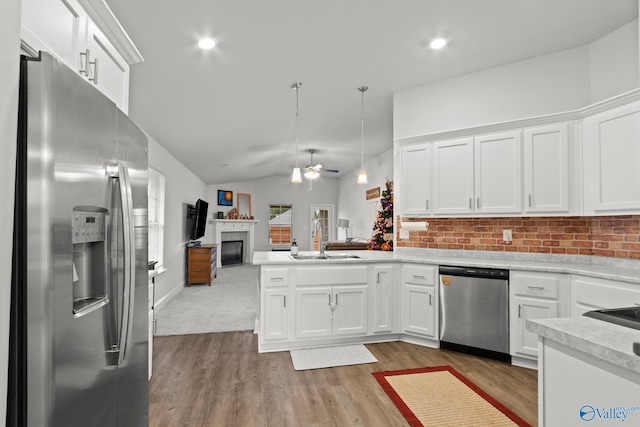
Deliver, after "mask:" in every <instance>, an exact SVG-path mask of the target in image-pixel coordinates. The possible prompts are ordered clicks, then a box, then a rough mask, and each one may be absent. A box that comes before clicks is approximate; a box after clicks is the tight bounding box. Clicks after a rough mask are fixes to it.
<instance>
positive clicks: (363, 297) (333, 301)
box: [296, 285, 367, 338]
mask: <svg viewBox="0 0 640 427" xmlns="http://www.w3.org/2000/svg"><path fill="white" fill-rule="evenodd" d="M366 333H367V285H355V286H336V287H322V288H315V287H310V288H298V289H296V338H304V337H323V336H329V335H363V334H366Z"/></svg>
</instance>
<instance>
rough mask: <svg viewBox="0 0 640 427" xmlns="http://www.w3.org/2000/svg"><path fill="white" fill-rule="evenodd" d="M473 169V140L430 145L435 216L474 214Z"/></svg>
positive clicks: (439, 142)
mask: <svg viewBox="0 0 640 427" xmlns="http://www.w3.org/2000/svg"><path fill="white" fill-rule="evenodd" d="M473 167H474V166H473V139H472V138H465V139H457V140H452V141H438V142H435V143H433V202H434V206H433V209H434V210H433V213H434V214H436V215H440V214H468V213H472V212H473V211H474V209H473V203H472V200H473V179H474V173H473ZM403 185H404V182H403Z"/></svg>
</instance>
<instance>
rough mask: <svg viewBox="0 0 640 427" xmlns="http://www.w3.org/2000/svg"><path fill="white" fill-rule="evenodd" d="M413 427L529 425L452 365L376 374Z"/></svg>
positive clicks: (379, 381)
mask: <svg viewBox="0 0 640 427" xmlns="http://www.w3.org/2000/svg"><path fill="white" fill-rule="evenodd" d="M373 375H374V377H375V378H376V380H378V383H380V385H381V386H382V388H383V389H384V391H385V392H386V393H387V394H388V395H389V398H391V400H392V401H393V403H394V404H395V405H396V407H397V408H398V409H399V410H400V412H401V413H402V415H403V416H404V417H405V418H406V419H407V421H408V422H409V424H410V425H412V426H474V427H480V426H486V427H500V426H528V425H529V424H527V423H526V422H525V421H524V420H522V419H521V418H520V417H518V416H517V415H516V414H514V413H513V412H511V411H510V410H509V409H508V408H507V407H505V406H504V405H502V404H501V403H500V402H498V401H497V400H495V399H494V398H492V397H491V396H489V395H488V394H487V393H485V392H484V391H483V390H482V389H480V388H479V387H478V386H476V385H475V384H473V383H472V382H471V381H469V380H468V379H466V378H465V377H464V376H463V375H462V374H460V373H459V372H457V371H456V370H455V369H453V368H452V367H450V366H438V367H431V368H418V369H409V370H402V371H386V372H373Z"/></svg>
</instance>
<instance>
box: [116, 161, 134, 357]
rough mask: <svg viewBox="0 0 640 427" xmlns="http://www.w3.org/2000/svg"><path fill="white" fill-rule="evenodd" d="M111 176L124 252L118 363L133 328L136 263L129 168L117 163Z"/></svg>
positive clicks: (125, 353)
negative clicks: (117, 199) (115, 183)
mask: <svg viewBox="0 0 640 427" xmlns="http://www.w3.org/2000/svg"><path fill="white" fill-rule="evenodd" d="M111 177H112V178H115V179H117V180H118V184H119V187H120V204H121V207H122V233H123V246H124V247H123V254H124V275H123V276H124V278H123V282H124V283H123V295H122V310H121V311H120V312H121V313H122V317H121V321H120V336H119V339H118V343H117V345H115V346H114V348H113V349H112V350H111V351H112V352H118V353H119V358H118V363H121V362H122V361H123V360H124V359H126V358H127V355H128V354H127V351H128V349H129V346H130V345H131V333H132V329H133V309H134V296H135V288H136V286H135V283H136V274H135V271H136V263H135V261H136V260H135V248H134V245H135V243H134V241H133V239H134V233H135V230H134V223H133V196H132V194H131V180H130V179H129V169H128V168H127V167H126V166H124V165H121V164H119V165H118V171H117V172H115V171H112V174H111Z"/></svg>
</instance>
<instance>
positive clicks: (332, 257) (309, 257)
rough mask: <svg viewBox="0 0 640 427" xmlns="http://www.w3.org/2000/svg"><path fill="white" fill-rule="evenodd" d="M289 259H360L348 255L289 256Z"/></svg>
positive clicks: (356, 256)
mask: <svg viewBox="0 0 640 427" xmlns="http://www.w3.org/2000/svg"><path fill="white" fill-rule="evenodd" d="M289 256H290V257H291V259H297V260H313V259H358V258H360V257H359V256H358V255H350V254H330V255H327V254H324V255H320V254H311V255H289Z"/></svg>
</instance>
